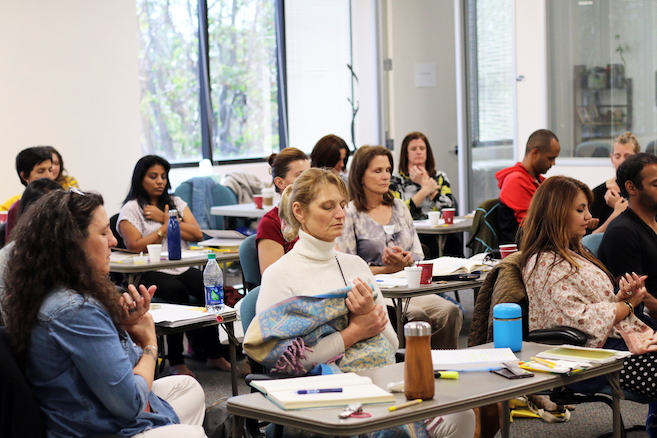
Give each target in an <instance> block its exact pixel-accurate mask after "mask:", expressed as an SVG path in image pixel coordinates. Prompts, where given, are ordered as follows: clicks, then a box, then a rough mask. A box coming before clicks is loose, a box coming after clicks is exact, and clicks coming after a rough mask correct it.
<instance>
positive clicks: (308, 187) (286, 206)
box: [278, 168, 349, 241]
mask: <svg viewBox="0 0 657 438" xmlns="http://www.w3.org/2000/svg"><path fill="white" fill-rule="evenodd" d="M330 185H334V186H335V187H337V188H338V191H339V192H340V194H341V195H342V196H344V198H345V199H346V200H347V202H348V201H349V192H348V191H347V187H346V186H345V184H344V181H342V179H341V178H340V177H339V176H337V175H336V174H335V173H333V172H332V171H330V170H326V169H320V168H310V169H308V170H306V171H304V172H303V173H302V174H301V175H300V176H299V178H297V180H296V181H295V182H294V184H291V185H289V186H287V187H286V188H285V190H283V195H282V196H281V202H280V204H279V205H278V216H279V217H280V218H281V220H282V221H283V223H284V225H283V237H285V239H286V240H287V241H291V240H294V239H296V237H297V236H298V235H299V230H300V229H301V222H299V219H297V217H296V216H295V215H294V210H293V208H292V205H293V204H294V203H295V202H298V203H299V205H300V206H301V209H302V210H304V211H308V209H309V208H310V204H312V202H313V201H314V200H315V199H317V196H318V195H319V194H320V193H321V191H322V190H324V189H325V188H327V187H328V186H330Z"/></svg>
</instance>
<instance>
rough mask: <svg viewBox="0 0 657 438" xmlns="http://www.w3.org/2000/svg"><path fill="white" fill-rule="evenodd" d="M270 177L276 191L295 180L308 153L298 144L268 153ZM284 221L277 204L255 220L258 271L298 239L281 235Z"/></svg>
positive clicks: (261, 270) (285, 251)
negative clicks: (275, 152) (300, 148)
mask: <svg viewBox="0 0 657 438" xmlns="http://www.w3.org/2000/svg"><path fill="white" fill-rule="evenodd" d="M269 166H270V171H271V177H272V179H273V182H274V186H275V187H276V191H277V192H278V193H283V190H285V188H286V187H287V186H289V185H290V184H294V181H296V179H297V178H299V175H301V174H302V173H303V171H304V170H308V169H310V163H308V156H307V155H306V154H305V153H304V152H303V151H300V150H299V149H297V148H285V149H283V150H282V151H281V152H279V153H278V154H271V156H270V157H269ZM282 230H283V224H282V222H281V218H280V217H279V216H278V207H274V208H272V209H271V210H269V211H268V212H267V214H265V215H264V216H263V218H262V219H261V220H260V222H259V223H258V234H257V236H256V247H257V248H258V262H259V264H260V273H261V274H262V273H264V272H265V269H267V268H268V267H269V265H271V264H272V263H274V262H275V261H276V260H278V259H280V258H281V257H283V255H284V254H286V253H287V252H288V251H289V250H291V249H292V247H293V246H294V244H295V243H296V241H297V239H294V240H292V241H290V242H288V241H287V240H285V237H283V231H282Z"/></svg>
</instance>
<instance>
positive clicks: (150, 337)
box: [124, 312, 157, 348]
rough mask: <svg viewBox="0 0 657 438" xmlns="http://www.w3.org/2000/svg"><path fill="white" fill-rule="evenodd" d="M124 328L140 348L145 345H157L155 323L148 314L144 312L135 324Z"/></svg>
mask: <svg viewBox="0 0 657 438" xmlns="http://www.w3.org/2000/svg"><path fill="white" fill-rule="evenodd" d="M124 328H125V331H126V332H128V334H129V335H130V338H131V339H132V340H133V341H135V342H136V343H137V344H139V345H140V346H141V347H142V348H144V347H145V346H146V345H157V336H156V335H155V322H154V321H153V315H151V314H150V313H149V312H146V313H145V314H144V315H143V316H142V317H141V319H140V320H139V321H138V322H137V323H135V324H129V325H125V326H124Z"/></svg>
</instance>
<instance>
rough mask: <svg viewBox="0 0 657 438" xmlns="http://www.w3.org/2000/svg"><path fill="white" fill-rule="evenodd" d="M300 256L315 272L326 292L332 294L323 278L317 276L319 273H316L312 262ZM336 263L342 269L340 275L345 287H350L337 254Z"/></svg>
mask: <svg viewBox="0 0 657 438" xmlns="http://www.w3.org/2000/svg"><path fill="white" fill-rule="evenodd" d="M299 255H300V256H301V257H302V258H303V261H304V262H306V264H307V265H308V267H310V269H311V270H312V271H313V274H315V278H317V279H318V280H319V282H320V283H321V284H322V287H324V290H325V291H326V292H330V290H329V288H327V287H326V285H325V284H324V282H323V281H322V278H321V277H320V276H319V275H317V271H315V268H314V267H313V265H311V264H310V262H308V259H307V258H306V256H305V255H303V254H299ZM335 261H336V262H337V263H338V268H339V269H340V275H342V281H344V285H345V286H347V287H349V284H348V283H347V279H346V278H345V276H344V272H343V271H342V265H341V264H340V260H339V259H338V256H337V254H336V256H335Z"/></svg>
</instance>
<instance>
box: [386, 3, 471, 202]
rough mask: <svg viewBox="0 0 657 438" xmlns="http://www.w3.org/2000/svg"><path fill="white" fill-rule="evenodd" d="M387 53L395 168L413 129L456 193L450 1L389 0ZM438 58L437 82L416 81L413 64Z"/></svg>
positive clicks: (455, 142)
mask: <svg viewBox="0 0 657 438" xmlns="http://www.w3.org/2000/svg"><path fill="white" fill-rule="evenodd" d="M388 20H389V21H390V23H389V26H388V29H389V34H388V55H389V57H390V58H392V72H391V74H390V76H389V78H390V86H389V87H390V97H391V98H390V102H391V108H390V115H391V130H390V132H391V137H392V138H393V139H394V144H395V152H394V155H395V169H397V164H398V162H399V161H398V160H399V149H400V147H401V142H402V140H403V139H404V137H405V136H406V134H408V133H409V132H412V131H420V132H422V133H424V134H425V135H426V136H427V138H428V139H429V141H430V142H431V146H432V150H433V155H434V158H435V160H436V168H437V169H440V170H443V171H445V172H446V173H447V176H448V178H449V180H450V182H451V184H452V187H453V191H454V192H455V193H458V170H457V159H456V156H455V155H453V154H451V153H450V152H449V151H451V150H453V148H454V146H455V145H456V144H457V128H456V122H457V120H456V66H455V65H454V56H455V49H454V45H455V40H454V5H453V2H451V1H445V0H441V1H435V0H389V9H388ZM416 63H436V65H437V69H436V75H437V81H436V82H437V86H436V87H432V88H418V87H416V86H415V64H416Z"/></svg>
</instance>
